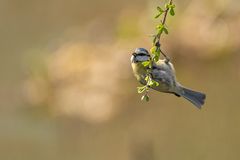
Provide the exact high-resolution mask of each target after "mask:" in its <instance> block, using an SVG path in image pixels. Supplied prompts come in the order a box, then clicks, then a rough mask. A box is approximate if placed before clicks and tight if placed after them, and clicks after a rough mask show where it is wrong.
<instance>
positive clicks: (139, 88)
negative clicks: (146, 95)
mask: <svg viewBox="0 0 240 160" xmlns="http://www.w3.org/2000/svg"><path fill="white" fill-rule="evenodd" d="M137 90H138V93H143V92H144V91H145V90H146V86H143V87H137Z"/></svg>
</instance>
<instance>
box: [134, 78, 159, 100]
mask: <svg viewBox="0 0 240 160" xmlns="http://www.w3.org/2000/svg"><path fill="white" fill-rule="evenodd" d="M150 75H151V74H148V75H147V76H146V78H145V81H146V85H145V86H141V87H137V89H138V93H139V94H141V93H143V92H145V94H144V95H143V96H142V100H145V101H147V102H148V101H149V99H150V98H149V96H148V92H149V88H151V87H156V86H159V83H158V82H157V81H155V80H153V79H152V78H151V76H150Z"/></svg>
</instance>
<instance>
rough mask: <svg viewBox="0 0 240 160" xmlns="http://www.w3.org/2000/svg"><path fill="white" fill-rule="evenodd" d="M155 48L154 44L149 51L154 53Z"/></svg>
mask: <svg viewBox="0 0 240 160" xmlns="http://www.w3.org/2000/svg"><path fill="white" fill-rule="evenodd" d="M156 50H157V47H156V46H153V47H152V48H151V49H150V52H151V53H152V54H155V52H156Z"/></svg>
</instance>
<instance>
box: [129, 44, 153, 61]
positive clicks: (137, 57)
mask: <svg viewBox="0 0 240 160" xmlns="http://www.w3.org/2000/svg"><path fill="white" fill-rule="evenodd" d="M149 59H150V54H149V52H148V51H147V50H146V49H145V48H137V49H136V50H135V51H134V53H133V54H132V56H131V62H132V63H139V62H140V63H142V62H145V61H148V60H149Z"/></svg>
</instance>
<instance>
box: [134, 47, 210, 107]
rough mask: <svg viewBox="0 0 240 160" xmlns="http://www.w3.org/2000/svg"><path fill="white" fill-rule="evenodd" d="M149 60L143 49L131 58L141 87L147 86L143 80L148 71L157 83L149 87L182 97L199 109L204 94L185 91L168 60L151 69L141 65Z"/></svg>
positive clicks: (204, 96)
mask: <svg viewBox="0 0 240 160" xmlns="http://www.w3.org/2000/svg"><path fill="white" fill-rule="evenodd" d="M149 60H150V54H149V52H148V51H147V50H146V49H144V48H137V49H136V50H135V52H134V53H133V54H132V56H131V64H132V69H133V73H134V75H135V77H136V78H137V80H138V81H139V82H140V83H141V84H142V85H146V84H147V82H146V80H145V78H146V76H147V70H149V69H150V74H151V77H152V79H153V80H154V81H156V82H158V83H159V85H157V86H151V88H152V89H154V90H156V91H160V92H164V93H171V94H174V95H176V96H178V97H184V98H185V99H187V100H189V101H190V102H191V103H192V104H194V105H195V106H196V107H197V108H199V109H201V107H202V105H203V104H204V101H205V98H206V95H205V94H204V93H201V92H197V91H193V90H191V89H187V88H185V87H184V86H182V85H181V84H180V83H179V82H177V80H176V76H175V69H174V67H173V64H172V63H171V62H169V61H168V60H166V59H163V60H159V61H158V62H153V65H152V67H151V68H149V66H144V65H143V64H142V63H143V62H146V61H149Z"/></svg>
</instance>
